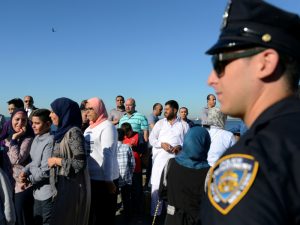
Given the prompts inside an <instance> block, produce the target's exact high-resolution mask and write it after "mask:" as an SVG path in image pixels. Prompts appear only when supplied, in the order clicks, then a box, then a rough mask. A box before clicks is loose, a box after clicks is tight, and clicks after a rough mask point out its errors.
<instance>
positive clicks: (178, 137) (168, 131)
mask: <svg viewBox="0 0 300 225" xmlns="http://www.w3.org/2000/svg"><path fill="white" fill-rule="evenodd" d="M188 130H189V125H188V124H187V123H186V122H185V121H183V120H181V119H179V118H176V120H175V122H174V123H173V124H172V125H171V124H170V123H169V122H168V121H167V119H166V118H164V119H161V120H159V121H158V122H157V123H156V124H155V125H154V127H153V130H152V132H151V134H150V137H149V142H150V144H151V145H152V146H153V148H152V153H153V156H152V159H153V166H152V174H151V184H152V185H157V186H158V185H159V183H160V176H161V173H162V171H163V168H164V166H165V164H166V162H167V161H168V160H169V159H170V158H173V157H175V154H172V153H169V152H167V151H165V150H164V149H163V148H162V147H161V143H162V142H165V143H168V144H170V145H171V146H177V145H181V147H182V144H183V139H184V136H185V134H186V133H187V131H188Z"/></svg>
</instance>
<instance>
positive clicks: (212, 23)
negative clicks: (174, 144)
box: [0, 0, 300, 118]
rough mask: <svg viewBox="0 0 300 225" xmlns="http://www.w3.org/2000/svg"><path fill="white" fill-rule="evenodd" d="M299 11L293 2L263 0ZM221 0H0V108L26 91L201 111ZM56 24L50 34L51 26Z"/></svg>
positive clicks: (43, 98) (145, 109) (47, 97)
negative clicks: (172, 102) (120, 98)
mask: <svg viewBox="0 0 300 225" xmlns="http://www.w3.org/2000/svg"><path fill="white" fill-rule="evenodd" d="M268 2H269V3H272V4H274V5H276V6H279V7H282V8H284V9H286V10H290V11H293V12H296V13H298V14H300V1H299V0H268ZM226 3H227V1H226V0H209V1H207V0H48V1H47V0H26V1H17V0H1V1H0V28H1V32H0V34H1V35H0V113H1V114H4V115H8V111H7V101H8V100H10V99H12V98H15V97H20V98H22V99H23V97H24V96H25V95H32V96H33V98H34V101H35V106H37V107H38V108H50V103H51V102H52V101H54V100H55V99H56V98H59V97H68V98H71V99H73V100H74V101H77V102H78V103H80V102H81V100H83V99H88V98H92V97H99V98H101V99H103V101H104V102H105V105H106V108H107V110H108V111H109V110H110V109H112V108H114V107H115V97H116V96H117V95H123V96H124V97H125V98H129V97H133V98H135V100H136V109H137V111H139V112H142V113H144V114H145V115H149V114H150V113H151V112H152V106H153V104H154V103H156V102H160V103H162V104H163V105H164V103H165V102H166V101H168V100H171V99H174V100H176V101H178V103H179V106H186V107H187V108H188V109H189V113H190V117H191V118H196V117H198V116H200V112H201V109H202V107H204V106H205V105H206V96H207V95H208V94H209V93H214V91H213V89H212V88H211V87H209V86H208V85H207V77H208V75H209V73H210V71H211V60H210V57H209V56H207V55H205V51H206V50H207V49H208V48H210V47H211V46H212V45H213V44H214V43H215V42H216V41H217V38H218V35H219V30H220V25H221V22H222V15H223V12H224V9H225V6H226ZM52 28H54V31H55V32H52Z"/></svg>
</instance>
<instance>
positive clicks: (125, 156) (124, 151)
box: [117, 128, 135, 222]
mask: <svg viewBox="0 0 300 225" xmlns="http://www.w3.org/2000/svg"><path fill="white" fill-rule="evenodd" d="M117 131H118V152H117V153H118V154H117V159H118V163H119V169H120V178H119V187H120V189H121V196H122V202H123V208H124V215H125V220H126V222H129V220H130V217H131V211H132V201H131V198H132V193H131V185H132V174H133V171H134V167H135V160H134V157H133V154H132V150H131V147H130V146H129V145H128V144H123V143H122V142H123V140H124V137H125V132H124V130H123V129H121V128H118V129H117Z"/></svg>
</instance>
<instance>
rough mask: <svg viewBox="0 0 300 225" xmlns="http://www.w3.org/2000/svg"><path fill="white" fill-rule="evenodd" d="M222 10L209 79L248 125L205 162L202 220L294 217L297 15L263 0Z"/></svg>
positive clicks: (298, 196) (298, 141)
mask: <svg viewBox="0 0 300 225" xmlns="http://www.w3.org/2000/svg"><path fill="white" fill-rule="evenodd" d="M223 18H224V19H223V24H222V26H223V27H222V30H221V34H220V37H219V40H218V41H217V43H216V44H215V45H214V46H213V47H211V48H210V49H209V50H208V51H207V54H209V55H212V62H213V71H212V72H211V74H210V76H209V78H208V83H209V85H210V86H212V87H213V88H214V89H215V92H216V94H217V97H218V100H219V102H220V104H221V110H222V112H223V113H225V114H228V115H230V116H233V117H240V118H241V119H243V120H244V121H245V123H246V125H247V126H248V127H249V130H248V131H247V132H246V134H245V135H244V136H242V137H241V139H240V141H239V142H238V143H237V144H236V145H234V146H233V147H231V148H230V149H228V150H227V151H226V152H225V154H224V155H223V156H222V157H221V158H220V159H219V160H218V161H217V163H216V164H215V166H214V167H212V168H211V169H210V171H209V173H208V176H207V185H206V196H205V198H204V200H203V204H202V207H201V213H200V215H201V220H202V224H204V225H206V224H209V225H213V224H234V225H238V224H243V225H247V224H249V225H250V224H251V225H253V224H255V225H267V224H272V225H274V224H275V225H276V224H282V225H283V224H300V172H299V171H300V136H299V135H300V101H299V100H298V98H296V97H295V93H296V91H297V88H298V83H299V77H300V18H299V16H298V15H296V14H293V13H289V12H286V11H284V10H282V9H279V8H277V7H275V6H272V5H270V4H268V3H266V2H265V1H261V0H232V1H230V2H229V3H228V6H227V8H226V11H225V14H224V16H223Z"/></svg>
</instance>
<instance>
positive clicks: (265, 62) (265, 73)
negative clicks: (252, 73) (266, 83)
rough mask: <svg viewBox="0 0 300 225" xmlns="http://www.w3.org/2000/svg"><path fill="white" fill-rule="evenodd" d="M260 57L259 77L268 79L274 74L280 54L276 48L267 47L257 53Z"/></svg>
mask: <svg viewBox="0 0 300 225" xmlns="http://www.w3.org/2000/svg"><path fill="white" fill-rule="evenodd" d="M257 59H258V64H257V66H258V68H257V69H258V73H257V77H258V78H260V79H267V78H269V76H271V75H273V74H274V72H275V71H276V68H277V66H278V63H279V54H278V52H277V51H275V50H274V49H271V48H269V49H266V50H265V51H263V52H261V53H259V54H258V55H257Z"/></svg>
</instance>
